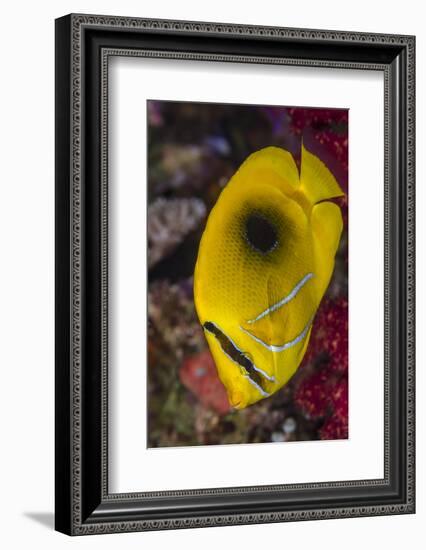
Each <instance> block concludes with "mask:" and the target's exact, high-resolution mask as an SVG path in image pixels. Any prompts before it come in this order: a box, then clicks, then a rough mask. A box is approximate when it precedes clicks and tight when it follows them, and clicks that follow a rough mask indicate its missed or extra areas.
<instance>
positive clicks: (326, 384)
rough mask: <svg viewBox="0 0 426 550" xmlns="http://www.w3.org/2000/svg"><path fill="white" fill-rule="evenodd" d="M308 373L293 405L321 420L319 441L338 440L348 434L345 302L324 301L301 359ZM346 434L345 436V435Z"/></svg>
mask: <svg viewBox="0 0 426 550" xmlns="http://www.w3.org/2000/svg"><path fill="white" fill-rule="evenodd" d="M304 363H305V366H306V365H308V364H310V365H311V367H310V368H312V369H313V373H312V374H310V375H309V374H308V371H307V375H306V376H305V377H304V378H303V379H302V380H301V382H300V383H299V386H298V387H297V388H296V390H295V396H294V398H295V403H296V404H297V406H298V407H299V408H300V409H301V410H302V412H303V413H304V414H305V415H306V416H307V417H309V418H312V419H318V420H319V419H322V418H323V419H324V424H323V425H322V428H321V429H320V431H319V433H320V437H321V439H342V438H346V437H347V433H348V376H347V374H348V301H347V299H346V298H340V299H338V300H336V301H333V300H330V299H326V300H324V302H323V304H322V306H321V308H320V310H319V311H318V314H317V316H316V320H315V323H314V326H313V330H312V336H311V341H310V343H309V348H308V352H307V354H306V356H305V361H304ZM345 434H346V435H345Z"/></svg>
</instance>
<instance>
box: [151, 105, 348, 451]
mask: <svg viewBox="0 0 426 550" xmlns="http://www.w3.org/2000/svg"><path fill="white" fill-rule="evenodd" d="M146 108H147V144H148V147H147V149H148V150H147V152H146V155H147V188H148V189H147V205H148V206H147V240H148V243H147V269H148V300H147V302H148V306H147V310H148V311H147V316H148V337H147V339H148V341H147V348H148V351H147V357H148V369H147V377H148V380H147V393H148V395H147V409H148V410H147V418H148V429H147V434H148V435H147V438H148V441H147V446H148V447H149V448H152V447H180V446H195V445H224V444H238V443H270V442H273V443H284V442H295V441H313V440H336V439H347V438H348V437H349V433H350V426H349V422H348V372H349V365H348V308H349V303H348V262H349V258H348V223H349V221H348V205H349V182H348V151H349V140H348V137H349V134H348V125H349V110H348V109H342V108H339V109H337V108H333V107H332V106H325V107H321V108H320V107H306V106H278V105H249V104H231V103H229V104H223V103H207V102H183V101H176V102H175V101H170V100H168V101H162V100H158V99H152V100H151V99H149V100H148V101H147V105H146ZM141 368H142V366H141Z"/></svg>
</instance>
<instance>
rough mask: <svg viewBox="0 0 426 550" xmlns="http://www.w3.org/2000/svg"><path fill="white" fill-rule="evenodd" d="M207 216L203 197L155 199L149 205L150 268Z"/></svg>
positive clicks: (173, 248)
mask: <svg viewBox="0 0 426 550" xmlns="http://www.w3.org/2000/svg"><path fill="white" fill-rule="evenodd" d="M205 215H206V207H205V206H204V203H203V201H201V200H200V199H196V198H191V199H164V198H159V199H156V200H155V201H154V202H153V203H152V204H151V205H150V206H149V207H148V222H147V225H148V227H147V231H148V267H152V266H154V265H155V264H156V263H157V262H159V261H160V260H161V259H162V258H164V257H165V256H167V255H168V254H170V253H171V252H172V251H173V250H175V248H176V247H177V246H178V245H179V243H181V242H182V241H183V240H184V238H185V237H186V235H187V234H188V233H190V232H191V231H193V230H194V229H196V228H197V227H198V225H199V223H200V222H201V220H202V219H203V218H204V216H205Z"/></svg>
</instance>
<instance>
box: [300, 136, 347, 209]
mask: <svg viewBox="0 0 426 550" xmlns="http://www.w3.org/2000/svg"><path fill="white" fill-rule="evenodd" d="M300 184H301V190H302V191H303V192H304V194H305V196H306V198H307V199H308V200H309V202H310V203H311V204H316V203H318V202H320V201H323V200H326V199H332V198H335V197H342V196H343V195H344V192H343V191H342V189H341V188H340V185H339V184H338V183H337V181H336V178H335V177H334V176H333V174H332V173H331V172H330V170H329V169H328V168H327V166H326V165H325V164H324V163H323V162H322V161H321V160H320V159H319V158H318V157H316V156H315V155H313V154H312V153H310V152H309V151H307V150H306V149H305V147H304V145H303V143H302V159H301V168H300Z"/></svg>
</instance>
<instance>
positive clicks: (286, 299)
mask: <svg viewBox="0 0 426 550" xmlns="http://www.w3.org/2000/svg"><path fill="white" fill-rule="evenodd" d="M313 276H314V274H313V273H308V274H307V275H305V276H304V277H303V279H302V280H301V281H299V282H298V283H297V285H296V286H295V287H294V288H293V290H292V291H291V292H290V294H287V296H285V297H284V298H282V299H281V300H280V301H279V302H276V303H275V304H274V305H272V306H271V307H268V309H265V311H262V313H260V314H259V315H258V316H257V317H255V318H254V319H251V320H250V321H247V323H248V324H251V323H255V322H256V321H259V320H260V319H263V317H265V316H266V315H269V314H270V313H272V312H273V311H276V310H277V309H279V308H280V307H282V306H284V305H285V304H288V303H289V302H290V301H291V300H292V299H293V298H294V297H295V296H296V294H297V293H298V292H299V290H300V289H301V288H302V287H304V286H305V284H306V283H307V282H308V281H309V280H310V279H312V277H313Z"/></svg>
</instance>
